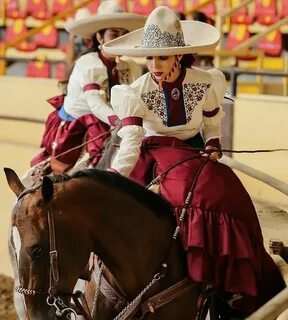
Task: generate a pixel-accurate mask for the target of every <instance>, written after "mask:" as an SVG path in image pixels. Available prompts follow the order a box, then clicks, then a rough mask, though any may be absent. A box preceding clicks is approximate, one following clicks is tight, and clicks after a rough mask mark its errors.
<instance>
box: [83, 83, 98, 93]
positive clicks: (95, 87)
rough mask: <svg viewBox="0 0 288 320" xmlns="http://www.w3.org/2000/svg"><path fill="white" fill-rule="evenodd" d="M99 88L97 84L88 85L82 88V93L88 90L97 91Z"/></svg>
mask: <svg viewBox="0 0 288 320" xmlns="http://www.w3.org/2000/svg"><path fill="white" fill-rule="evenodd" d="M99 89H100V86H99V84H97V83H88V84H86V85H85V86H84V87H83V91H84V92H86V91H88V90H99Z"/></svg>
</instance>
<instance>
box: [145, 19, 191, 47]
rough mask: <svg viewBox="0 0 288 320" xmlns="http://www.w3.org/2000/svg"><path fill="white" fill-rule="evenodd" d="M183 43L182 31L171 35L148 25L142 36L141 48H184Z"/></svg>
mask: <svg viewBox="0 0 288 320" xmlns="http://www.w3.org/2000/svg"><path fill="white" fill-rule="evenodd" d="M185 46H186V44H185V41H184V36H183V33H182V31H181V30H180V31H179V32H177V33H176V35H175V36H174V35H173V34H171V33H169V32H167V31H164V32H163V33H162V32H161V30H160V28H159V27H158V26H157V25H155V24H151V25H149V26H148V27H147V28H146V29H145V31H144V34H143V39H142V41H141V47H144V48H167V47H185Z"/></svg>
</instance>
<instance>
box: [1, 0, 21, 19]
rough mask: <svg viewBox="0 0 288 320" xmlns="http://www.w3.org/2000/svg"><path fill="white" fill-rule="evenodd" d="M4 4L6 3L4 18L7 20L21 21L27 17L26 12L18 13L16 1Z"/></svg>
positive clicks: (11, 0)
mask: <svg viewBox="0 0 288 320" xmlns="http://www.w3.org/2000/svg"><path fill="white" fill-rule="evenodd" d="M3 1H4V0H3ZM5 2H6V7H5V16H6V17H7V18H11V19H23V18H25V17H26V16H27V14H26V12H21V11H20V6H19V2H18V0H6V1H5Z"/></svg>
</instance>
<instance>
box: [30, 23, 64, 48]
mask: <svg viewBox="0 0 288 320" xmlns="http://www.w3.org/2000/svg"><path fill="white" fill-rule="evenodd" d="M34 42H35V43H36V44H37V47H43V48H56V47H57V45H58V31H57V29H56V28H55V27H54V26H53V25H50V26H47V27H45V28H44V29H42V30H41V31H40V32H38V33H37V34H36V35H35V37H34Z"/></svg>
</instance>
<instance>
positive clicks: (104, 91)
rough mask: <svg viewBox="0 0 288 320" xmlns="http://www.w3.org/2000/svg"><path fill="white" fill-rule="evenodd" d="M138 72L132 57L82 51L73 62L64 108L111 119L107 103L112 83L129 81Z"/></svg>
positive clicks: (102, 119)
mask: <svg viewBox="0 0 288 320" xmlns="http://www.w3.org/2000/svg"><path fill="white" fill-rule="evenodd" d="M140 75H141V69H140V67H138V66H137V65H136V63H135V62H134V61H132V60H125V61H124V60H121V59H119V62H118V63H116V62H111V61H109V60H107V59H105V58H104V57H103V56H101V54H98V53H97V52H90V53H87V54H84V55H83V56H81V57H80V58H78V60H77V61H76V63H75V66H74V68H73V71H72V73H71V76H70V78H69V83H68V87H67V95H66V97H65V101H64V110H65V111H66V112H67V113H68V114H69V115H71V116H72V117H74V118H79V117H81V116H83V115H86V114H89V113H93V114H94V115H95V116H96V117H97V118H98V119H100V120H101V121H103V122H105V123H111V122H112V119H113V118H115V113H114V111H113V109H112V108H111V106H110V105H109V100H110V99H109V98H110V97H109V96H110V90H111V87H112V86H113V85H115V84H129V83H131V82H133V81H135V80H136V79H137V78H138V77H139V76H140Z"/></svg>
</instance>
